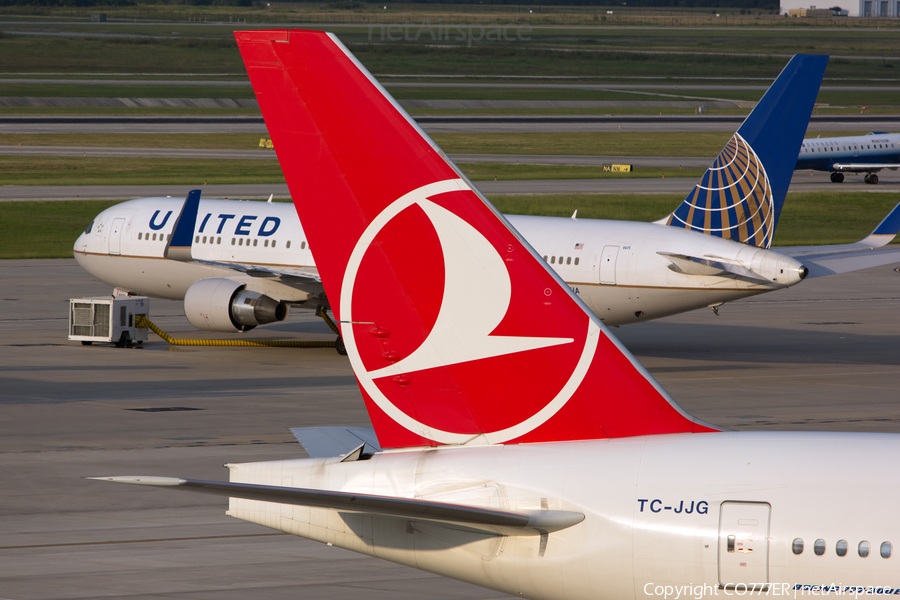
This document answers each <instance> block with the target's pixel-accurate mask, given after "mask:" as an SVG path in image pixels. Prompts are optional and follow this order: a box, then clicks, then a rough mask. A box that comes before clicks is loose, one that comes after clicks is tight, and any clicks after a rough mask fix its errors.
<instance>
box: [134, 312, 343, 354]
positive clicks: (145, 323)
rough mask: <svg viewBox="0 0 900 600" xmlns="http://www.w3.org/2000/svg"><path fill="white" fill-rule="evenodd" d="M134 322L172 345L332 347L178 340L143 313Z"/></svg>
mask: <svg viewBox="0 0 900 600" xmlns="http://www.w3.org/2000/svg"><path fill="white" fill-rule="evenodd" d="M134 324H135V325H137V326H138V327H147V328H149V329H150V331H152V332H153V333H155V334H156V335H158V336H159V337H161V338H162V339H164V340H165V341H166V342H168V343H170V344H172V345H173V346H275V347H278V348H334V346H335V343H334V342H292V341H288V340H179V339H175V338H173V337H172V336H170V335H169V334H167V333H166V332H165V331H163V330H162V329H160V328H159V327H157V326H156V325H154V324H153V323H152V322H151V321H150V319H148V318H147V317H146V316H144V315H136V316H135V319H134Z"/></svg>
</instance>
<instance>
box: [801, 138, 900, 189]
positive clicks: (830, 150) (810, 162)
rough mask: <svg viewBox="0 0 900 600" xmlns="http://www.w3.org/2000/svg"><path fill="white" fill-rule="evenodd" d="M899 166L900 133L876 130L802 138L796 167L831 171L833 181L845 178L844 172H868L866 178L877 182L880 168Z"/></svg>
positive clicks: (871, 181) (868, 180)
mask: <svg viewBox="0 0 900 600" xmlns="http://www.w3.org/2000/svg"><path fill="white" fill-rule="evenodd" d="M898 167H900V133H884V132H880V131H873V132H871V133H867V134H866V135H854V136H845V137H833V138H822V137H819V138H810V139H805V140H803V145H802V146H801V147H800V156H799V158H798V159H797V165H796V166H795V167H794V169H795V170H797V171H802V170H812V171H831V182H832V183H841V182H843V181H844V173H865V174H866V177H865V182H866V183H871V184H873V185H874V184H876V183H878V175H876V174H875V173H877V172H878V171H880V170H882V169H891V170H892V171H896V170H897V168H898Z"/></svg>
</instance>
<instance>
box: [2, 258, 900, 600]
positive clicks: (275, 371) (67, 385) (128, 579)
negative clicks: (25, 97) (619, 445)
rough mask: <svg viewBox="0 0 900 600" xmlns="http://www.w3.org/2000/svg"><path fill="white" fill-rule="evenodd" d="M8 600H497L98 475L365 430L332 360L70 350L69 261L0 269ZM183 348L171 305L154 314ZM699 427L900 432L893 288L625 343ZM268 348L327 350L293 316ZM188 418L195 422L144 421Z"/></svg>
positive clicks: (730, 315) (880, 278)
mask: <svg viewBox="0 0 900 600" xmlns="http://www.w3.org/2000/svg"><path fill="white" fill-rule="evenodd" d="M894 266H897V265H894ZM0 290H2V291H0V308H2V311H0V378H2V380H0V404H2V410H0V433H2V435H0V481H3V485H2V486H0V595H2V597H3V598H8V599H15V600H20V599H22V600H24V599H38V600H51V599H63V598H66V599H71V598H110V599H123V600H124V599H128V600H143V599H151V598H152V599H162V598H167V599H172V598H178V599H191V600H201V599H225V600H228V599H238V598H241V599H244V598H248V597H250V598H255V599H260V600H280V599H282V598H285V599H286V598H313V597H314V598H320V599H323V600H356V599H358V598H360V597H365V598H369V599H376V600H379V599H384V600H388V599H400V600H404V599H410V600H413V599H423V600H424V599H434V598H437V599H441V598H446V599H454V600H455V599H460V600H463V599H466V600H467V599H473V600H475V599H479V600H480V599H491V598H506V597H507V596H503V595H502V594H497V593H494V592H491V591H488V590H482V589H480V588H476V587H473V586H469V585H466V584H462V583H458V582H454V581H450V580H447V579H443V578H439V577H436V576H432V575H429V574H426V573H421V572H418V571H415V570H412V569H408V568H405V567H399V566H395V565H392V564H390V563H384V562H380V561H377V560H375V559H370V558H367V557H364V556H358V555H354V554H352V553H349V552H345V551H342V550H338V549H336V548H329V547H326V546H323V545H320V544H316V543H313V542H309V541H306V540H303V539H300V538H295V537H291V536H287V535H280V534H277V533H276V532H272V531H270V530H267V529H264V528H261V527H258V526H254V525H250V524H247V523H243V522H240V521H236V520H234V519H231V518H229V517H225V516H224V514H223V513H224V510H225V505H226V504H225V502H224V501H223V500H222V499H219V498H214V497H207V496H204V495H199V494H197V495H195V494H184V493H178V492H171V491H167V490H147V489H142V488H134V487H129V486H116V485H112V484H104V483H100V482H93V481H86V480H84V479H82V477H83V476H90V475H128V474H131V475H138V474H150V475H173V476H184V477H196V478H209V479H214V478H224V477H226V476H227V474H226V471H225V470H224V469H223V468H222V467H221V465H222V464H223V463H226V462H242V461H257V460H269V459H281V458H292V457H302V456H305V454H304V452H303V450H302V449H301V448H300V446H299V445H298V444H297V443H296V442H294V441H293V438H292V437H291V436H290V434H289V433H288V431H287V427H292V426H308V425H338V424H341V425H361V426H365V425H368V423H369V421H368V417H367V415H366V412H365V409H364V407H363V403H362V400H361V397H360V394H359V391H358V388H357V386H356V383H355V380H354V378H353V376H352V373H351V371H350V368H349V366H348V363H347V361H346V359H345V358H343V357H340V356H338V355H337V354H336V353H335V352H334V350H333V349H290V348H219V347H190V348H175V347H170V346H168V345H166V344H165V343H163V342H161V341H159V340H158V338H156V337H155V336H154V335H153V334H151V340H150V341H149V342H148V343H147V344H146V347H145V348H144V349H140V350H139V349H116V348H113V347H110V346H105V345H93V346H89V347H87V346H82V345H80V344H78V343H75V342H69V341H67V339H66V323H67V321H66V314H67V304H68V299H69V298H70V297H82V296H91V295H103V294H106V293H109V291H110V290H109V288H108V287H107V286H106V285H104V284H102V283H100V282H98V281H96V280H94V279H93V278H92V277H90V276H89V275H88V274H86V273H85V272H84V271H82V270H81V269H80V268H79V267H78V266H77V265H76V264H75V262H74V261H73V260H32V261H0ZM151 309H152V310H151V314H152V318H153V320H154V322H156V323H157V324H159V325H160V326H161V327H162V328H163V329H164V330H166V331H168V332H169V333H170V334H172V335H174V336H175V337H193V338H203V337H207V338H221V337H226V336H225V334H218V335H216V334H206V333H203V332H197V331H194V330H193V329H192V328H191V327H190V326H189V325H188V323H187V322H186V320H185V319H184V317H183V314H182V310H181V307H180V305H179V304H178V303H174V302H166V301H158V300H152V301H151ZM613 331H614V334H615V335H617V336H619V337H620V338H621V339H622V340H623V342H624V343H625V344H626V345H627V346H628V347H629V348H631V349H632V351H633V352H634V353H635V354H636V355H637V357H638V359H639V360H640V361H641V362H642V363H643V364H645V365H646V366H647V367H648V369H649V370H650V372H651V373H652V374H653V375H654V376H655V377H656V378H657V379H658V380H659V381H660V382H661V383H662V385H663V386H664V387H665V388H666V389H667V390H668V391H669V392H670V393H671V394H672V395H673V396H674V397H675V398H676V399H677V400H678V401H679V402H680V403H681V404H682V405H683V406H684V407H685V409H687V410H688V411H689V412H691V413H692V414H694V415H696V416H697V417H699V418H702V419H705V420H707V421H710V422H713V423H716V424H719V425H724V426H729V427H734V428H736V429H741V430H743V429H800V430H852V431H882V432H900V383H898V382H900V350H898V340H900V273H898V272H896V271H894V269H893V268H890V267H882V268H877V269H872V270H869V271H863V272H859V273H853V274H847V275H841V276H835V277H831V278H822V279H816V280H810V281H806V282H803V283H802V284H800V285H798V286H796V287H794V288H792V289H788V290H783V291H779V292H774V293H770V294H766V295H763V296H759V297H756V298H753V299H748V300H744V301H740V302H735V303H732V304H727V305H725V306H723V307H722V308H721V309H720V314H719V316H718V317H716V316H715V315H714V314H713V313H712V311H711V310H709V309H704V310H700V311H695V312H692V313H687V314H684V315H679V316H676V317H670V318H668V319H663V320H660V321H656V322H648V323H641V324H637V325H631V326H626V327H622V328H618V329H614V330H613ZM248 335H249V336H251V337H257V338H266V339H331V338H332V337H333V335H332V334H331V333H330V331H329V330H328V329H327V328H326V327H325V325H324V324H322V323H321V322H319V321H318V320H317V319H316V318H315V317H314V316H312V315H310V314H308V313H306V312H304V311H294V313H293V314H292V315H291V316H290V317H289V319H288V321H286V322H285V323H283V324H280V325H279V326H277V327H270V328H259V329H257V330H254V331H253V332H250V333H249V334H248ZM161 407H186V408H194V409H200V410H192V411H177V412H144V411H138V410H133V409H139V408H161Z"/></svg>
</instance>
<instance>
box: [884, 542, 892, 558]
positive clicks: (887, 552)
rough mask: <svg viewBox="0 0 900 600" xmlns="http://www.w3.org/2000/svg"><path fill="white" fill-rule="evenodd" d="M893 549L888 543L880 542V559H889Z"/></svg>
mask: <svg viewBox="0 0 900 600" xmlns="http://www.w3.org/2000/svg"><path fill="white" fill-rule="evenodd" d="M893 550H894V547H893V546H891V543H890V542H882V544H881V558H890V557H891V552H893Z"/></svg>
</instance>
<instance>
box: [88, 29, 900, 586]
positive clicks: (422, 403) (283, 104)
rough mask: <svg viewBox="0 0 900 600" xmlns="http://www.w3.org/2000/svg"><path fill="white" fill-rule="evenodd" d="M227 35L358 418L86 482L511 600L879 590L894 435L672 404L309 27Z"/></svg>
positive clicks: (803, 69) (798, 82) (897, 452)
mask: <svg viewBox="0 0 900 600" xmlns="http://www.w3.org/2000/svg"><path fill="white" fill-rule="evenodd" d="M235 36H236V37H237V40H238V46H239V48H240V50H241V54H242V57H243V59H244V62H245V64H246V67H247V71H248V72H249V75H250V81H251V83H252V85H253V89H254V91H255V93H256V97H257V98H258V99H259V103H260V107H261V109H262V113H263V116H264V118H265V120H266V124H267V126H268V128H269V131H270V132H271V135H272V136H273V140H274V142H275V148H276V149H277V150H276V151H277V152H278V157H279V160H280V161H281V165H282V167H283V169H284V172H285V174H286V178H287V182H288V186H289V188H290V191H291V196H292V197H293V199H294V203H295V206H296V208H297V212H298V214H299V217H300V222H301V223H303V226H304V231H305V232H306V233H307V235H308V238H309V240H308V241H309V242H310V243H311V245H312V248H313V250H314V251H315V253H316V267H317V270H318V273H319V275H320V276H321V280H322V284H323V286H324V289H325V292H326V294H327V296H328V299H329V301H330V303H331V306H332V308H333V309H334V311H335V314H336V315H337V316H338V317H339V319H340V323H341V329H342V332H343V337H344V340H345V342H346V347H347V352H348V356H349V359H350V364H351V365H352V367H353V370H354V373H355V375H356V377H357V380H358V382H359V386H360V390H361V392H362V396H363V399H364V401H365V403H366V406H367V408H368V411H369V416H370V417H371V420H372V425H373V427H374V429H373V430H366V429H360V428H345V429H335V430H331V431H328V432H323V431H322V430H298V431H296V432H295V433H296V434H297V435H298V436H299V437H300V439H301V440H305V445H306V446H307V448H308V449H309V453H310V455H311V458H303V459H290V460H276V461H269V462H260V463H242V464H229V465H226V466H227V467H228V469H229V472H230V481H205V480H192V479H183V478H177V477H161V476H147V477H145V476H117V477H100V478H97V479H102V480H108V481H114V482H121V483H128V484H137V485H146V486H152V487H158V488H162V489H167V490H180V491H194V492H202V493H208V494H217V495H221V496H224V497H227V498H229V508H228V514H229V515H231V516H233V517H235V518H238V519H243V520H246V521H250V522H253V523H258V524H260V525H264V526H266V527H269V528H272V529H276V530H280V531H285V532H288V533H292V534H295V535H299V536H303V537H307V538H310V539H313V540H317V541H320V542H322V543H327V544H329V545H334V546H339V547H342V548H347V549H350V550H353V551H356V552H361V553H364V554H368V555H371V556H375V557H378V558H382V559H384V560H390V561H394V562H397V563H401V564H404V565H409V566H411V567H414V568H418V569H423V570H425V571H430V572H433V573H438V574H441V575H445V576H448V577H453V578H456V579H460V580H464V581H468V582H471V583H474V584H477V585H481V586H485V587H488V588H492V589H494V590H498V591H501V592H504V593H508V594H512V595H515V596H521V597H523V598H536V599H546V600H581V599H583V600H607V599H609V600H624V599H633V598H646V597H649V596H653V595H660V596H662V595H663V594H664V593H665V592H666V591H671V595H670V596H668V597H669V598H673V597H675V590H676V589H677V590H679V592H678V593H679V594H680V595H681V596H685V595H690V596H691V597H693V598H704V597H713V596H722V597H725V596H732V595H734V596H737V595H746V594H747V592H748V591H751V590H755V591H756V592H757V593H758V594H759V593H763V594H766V595H777V596H796V597H801V596H806V595H809V596H812V595H815V596H816V597H818V596H824V595H830V596H848V595H853V596H854V597H857V596H858V595H865V594H871V595H878V596H888V595H895V594H896V595H900V562H898V561H900V557H898V556H896V554H897V553H895V552H894V545H895V544H897V543H900V519H897V518H896V514H895V513H896V507H895V504H894V499H895V498H896V497H897V496H898V495H900V475H898V472H897V470H896V469H895V468H892V467H891V465H892V464H893V463H894V462H895V458H896V457H897V456H900V436H897V435H884V434H883V435H879V434H841V433H792V432H747V431H739V432H734V431H723V430H721V429H720V428H718V427H716V426H714V425H710V424H707V423H703V422H700V421H698V420H697V419H695V418H693V417H692V416H691V415H689V414H687V413H686V412H685V411H684V410H683V409H682V408H681V407H679V406H678V405H677V404H676V403H675V401H674V400H673V399H672V398H671V397H670V396H669V395H668V394H667V393H666V391H665V390H664V389H663V388H662V387H661V386H660V384H659V383H658V382H657V381H655V380H654V379H653V377H652V376H651V375H650V374H649V373H648V372H647V371H646V370H645V369H644V368H643V367H642V366H641V365H640V364H639V363H638V362H637V361H636V360H635V358H634V357H633V356H632V355H631V354H630V353H629V352H628V351H627V350H626V349H625V348H624V347H623V346H622V345H621V344H620V343H619V342H618V340H616V338H615V337H613V335H612V334H611V333H610V331H609V329H607V327H606V326H605V325H604V324H603V322H602V321H600V319H598V318H597V316H596V315H595V314H594V313H593V312H592V311H590V310H589V309H588V307H587V306H586V305H585V304H584V302H583V301H582V300H581V298H580V297H579V296H578V295H577V294H575V293H574V292H573V290H572V289H571V287H570V286H569V285H568V284H567V283H566V282H565V281H564V280H563V279H562V278H561V277H560V276H559V274H558V273H557V272H556V271H554V270H553V269H551V268H550V266H549V265H548V264H547V262H546V261H544V260H543V257H542V255H541V254H539V253H538V252H536V251H535V250H534V249H533V248H532V247H531V246H530V245H529V244H528V243H527V242H526V241H525V239H524V238H523V237H522V236H521V235H520V234H519V232H518V231H516V229H515V228H514V227H513V226H512V225H511V224H510V222H509V221H508V220H506V219H505V218H503V217H502V216H501V215H500V214H498V213H497V211H496V210H495V209H494V208H493V207H492V206H491V205H490V203H489V202H487V201H486V200H485V199H484V197H483V196H481V195H480V194H479V193H478V191H477V190H476V189H474V188H473V187H472V186H471V184H470V183H469V182H468V181H467V180H466V179H465V178H464V177H463V176H462V175H461V174H460V172H459V170H458V169H456V168H455V167H454V165H453V164H452V163H450V162H448V161H447V160H446V158H445V156H444V154H443V152H441V151H440V149H439V148H438V147H437V146H436V145H435V144H434V142H433V141H432V140H431V139H430V138H428V136H427V135H425V134H424V133H423V132H422V131H421V130H420V129H419V128H418V127H417V126H416V124H415V122H414V121H413V120H412V119H411V118H410V117H409V116H408V115H407V114H406V113H405V112H403V110H402V109H401V108H400V107H399V106H398V105H397V104H396V102H394V101H393V99H392V98H391V97H390V96H389V95H388V94H387V92H386V91H385V90H384V88H382V87H381V86H380V85H379V84H378V82H377V81H376V80H375V79H374V78H373V77H372V76H371V74H369V73H368V71H366V70H365V69H364V68H363V67H362V65H361V64H360V63H359V62H358V61H357V60H356V59H355V57H354V56H353V55H352V54H351V53H350V51H349V50H348V49H347V48H346V47H345V46H344V45H343V44H341V43H340V42H339V41H338V39H337V38H336V37H335V36H334V35H332V34H327V33H323V32H313V31H309V32H307V31H243V32H236V33H235ZM825 62H826V59H825V58H824V57H818V56H796V57H794V58H793V59H792V60H791V62H790V63H789V64H788V66H787V67H786V69H785V71H784V73H783V74H782V77H785V76H787V78H788V80H789V82H790V84H789V85H787V86H786V87H785V89H784V90H783V92H784V93H783V95H780V96H779V98H778V102H782V101H785V102H789V101H790V100H791V99H792V98H795V97H796V96H797V95H806V94H808V93H811V94H812V97H814V96H815V92H814V88H815V87H816V84H817V83H818V81H819V80H820V78H821V76H822V73H823V71H824V68H825ZM810 88H813V91H812V92H809V90H810ZM784 125H785V127H786V128H790V127H791V125H790V124H789V123H785V124H784ZM802 127H803V125H802V124H800V125H797V128H798V129H799V130H801V131H802ZM744 133H746V134H747V135H744ZM744 133H742V134H741V137H742V138H743V139H745V140H746V141H747V143H748V144H749V145H750V146H753V145H754V142H755V140H756V136H755V135H754V133H759V132H758V131H757V132H752V133H751V132H746V131H745V132H744ZM801 135H802V134H801ZM799 142H800V138H799V137H797V140H796V144H797V146H799ZM796 150H797V147H796V146H795V147H793V148H788V149H786V151H790V152H796ZM792 166H793V165H792V163H791V164H789V165H788V169H790V167H792ZM323 198H327V199H328V201H327V202H323V201H322V199H323ZM335 215H341V226H340V227H335V226H334V220H335ZM685 220H686V221H688V222H690V220H689V219H685ZM173 467H174V465H173ZM296 568H297V569H303V568H305V567H304V565H302V564H298V565H297V566H296ZM259 577H260V578H261V583H264V581H263V578H264V577H265V575H264V573H260V574H259Z"/></svg>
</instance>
